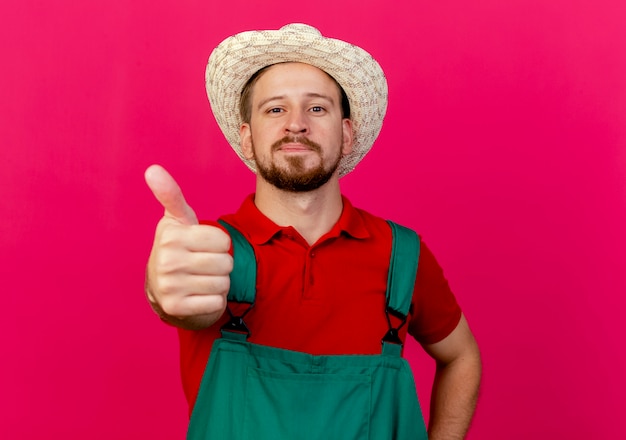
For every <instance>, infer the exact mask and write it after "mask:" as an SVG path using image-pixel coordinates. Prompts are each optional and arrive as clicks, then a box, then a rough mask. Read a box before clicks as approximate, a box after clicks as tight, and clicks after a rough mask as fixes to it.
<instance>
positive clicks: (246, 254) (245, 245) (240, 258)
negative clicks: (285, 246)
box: [219, 220, 256, 304]
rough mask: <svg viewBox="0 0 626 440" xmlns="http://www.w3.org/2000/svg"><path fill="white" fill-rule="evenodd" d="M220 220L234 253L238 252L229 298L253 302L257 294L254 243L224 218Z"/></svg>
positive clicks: (236, 300) (230, 299) (234, 259)
mask: <svg viewBox="0 0 626 440" xmlns="http://www.w3.org/2000/svg"><path fill="white" fill-rule="evenodd" d="M219 222H220V224H221V225H222V226H224V227H225V228H226V230H227V231H228V232H229V234H230V239H231V241H232V244H233V255H234V254H236V258H233V261H234V267H233V272H232V273H233V274H237V276H231V277H230V291H229V292H228V300H229V301H235V302H242V303H248V304H252V303H253V302H254V298H255V296H256V258H255V257H254V250H253V249H252V245H251V244H250V243H249V242H248V240H246V238H245V237H244V236H243V235H242V234H241V232H239V231H238V230H237V229H235V228H234V227H233V226H231V225H230V224H228V223H226V222H225V221H223V220H219Z"/></svg>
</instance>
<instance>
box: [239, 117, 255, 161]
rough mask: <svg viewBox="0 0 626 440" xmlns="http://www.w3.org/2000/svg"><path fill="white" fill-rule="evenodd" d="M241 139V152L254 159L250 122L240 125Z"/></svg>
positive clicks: (244, 155) (247, 157)
mask: <svg viewBox="0 0 626 440" xmlns="http://www.w3.org/2000/svg"><path fill="white" fill-rule="evenodd" d="M239 141H240V142H241V152H242V153H243V157H245V158H246V159H252V158H253V157H254V152H253V151H252V132H251V131H250V124H248V123H246V122H244V123H243V124H241V127H239Z"/></svg>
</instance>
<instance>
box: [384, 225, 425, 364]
mask: <svg viewBox="0 0 626 440" xmlns="http://www.w3.org/2000/svg"><path fill="white" fill-rule="evenodd" d="M387 223H389V225H390V226H391V233H392V244H391V259H390V261H389V274H388V278H387V310H386V314H387V322H388V324H389V331H388V332H387V334H386V335H385V336H384V337H383V340H382V344H383V353H384V354H391V355H400V353H401V351H402V340H401V339H400V337H399V335H398V333H399V330H400V329H401V328H402V326H404V324H406V320H407V317H408V315H409V311H410V308H411V300H412V298H413V290H414V288H415V277H416V276H417V263H418V260H419V252H420V241H419V237H418V235H417V234H416V233H415V231H413V230H412V229H409V228H406V227H404V226H400V225H398V224H396V223H394V222H392V221H389V220H388V221H387ZM389 315H392V316H395V317H396V318H399V319H400V320H402V323H401V324H400V325H399V326H398V327H393V325H392V324H391V319H390V317H389Z"/></svg>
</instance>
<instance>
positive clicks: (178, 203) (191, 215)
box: [144, 165, 198, 225]
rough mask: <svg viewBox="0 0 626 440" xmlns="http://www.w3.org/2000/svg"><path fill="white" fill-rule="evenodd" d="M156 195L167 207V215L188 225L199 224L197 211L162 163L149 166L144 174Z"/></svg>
mask: <svg viewBox="0 0 626 440" xmlns="http://www.w3.org/2000/svg"><path fill="white" fill-rule="evenodd" d="M144 177H145V179H146V183H147V184H148V187H149V188H150V190H151V191H152V194H154V197H156V199H157V200H158V201H159V203H160V204H161V205H162V206H163V208H164V209H165V215H166V216H168V217H172V218H174V219H176V220H177V221H179V222H181V223H183V224H186V225H197V224H198V218H197V217H196V213H195V212H194V211H193V209H191V207H190V206H189V205H188V204H187V202H186V201H185V197H184V196H183V193H182V191H181V190H180V187H179V186H178V183H176V181H175V180H174V178H173V177H172V176H171V175H170V174H169V173H168V172H167V171H165V169H164V168H163V167H162V166H160V165H152V166H150V167H148V169H147V170H146V172H145V175H144Z"/></svg>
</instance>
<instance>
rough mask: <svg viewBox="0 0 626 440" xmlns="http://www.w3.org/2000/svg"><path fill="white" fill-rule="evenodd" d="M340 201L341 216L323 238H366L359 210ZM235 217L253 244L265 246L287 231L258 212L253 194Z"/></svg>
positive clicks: (246, 199) (366, 232)
mask: <svg viewBox="0 0 626 440" xmlns="http://www.w3.org/2000/svg"><path fill="white" fill-rule="evenodd" d="M342 201H343V210H342V211H341V216H340V217H339V220H338V221H337V223H335V225H334V226H333V227H332V228H331V230H330V231H329V232H328V233H327V234H326V235H325V236H324V238H332V237H338V236H339V235H341V234H342V233H345V234H347V235H349V236H351V237H353V238H357V239H364V238H368V237H369V236H370V233H369V231H368V230H367V227H366V226H365V222H364V220H363V218H362V216H361V213H360V212H359V210H358V209H356V208H355V207H354V206H352V203H350V201H349V200H348V199H347V198H346V197H344V196H342ZM235 217H236V219H237V223H238V224H240V225H241V227H242V229H243V230H245V231H247V232H248V239H249V240H250V241H251V242H252V243H254V244H265V243H267V242H268V241H270V240H271V239H272V238H273V237H274V236H276V235H277V234H279V233H280V232H282V231H283V230H285V229H287V228H283V227H281V226H278V225H277V224H276V223H274V222H273V221H271V220H270V219H269V218H267V217H266V216H265V215H264V214H263V213H262V212H261V211H259V209H258V208H257V207H256V205H255V204H254V194H250V195H249V196H248V197H246V198H245V200H244V201H243V203H242V204H241V207H240V208H239V210H238V211H237V213H236V214H235Z"/></svg>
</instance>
